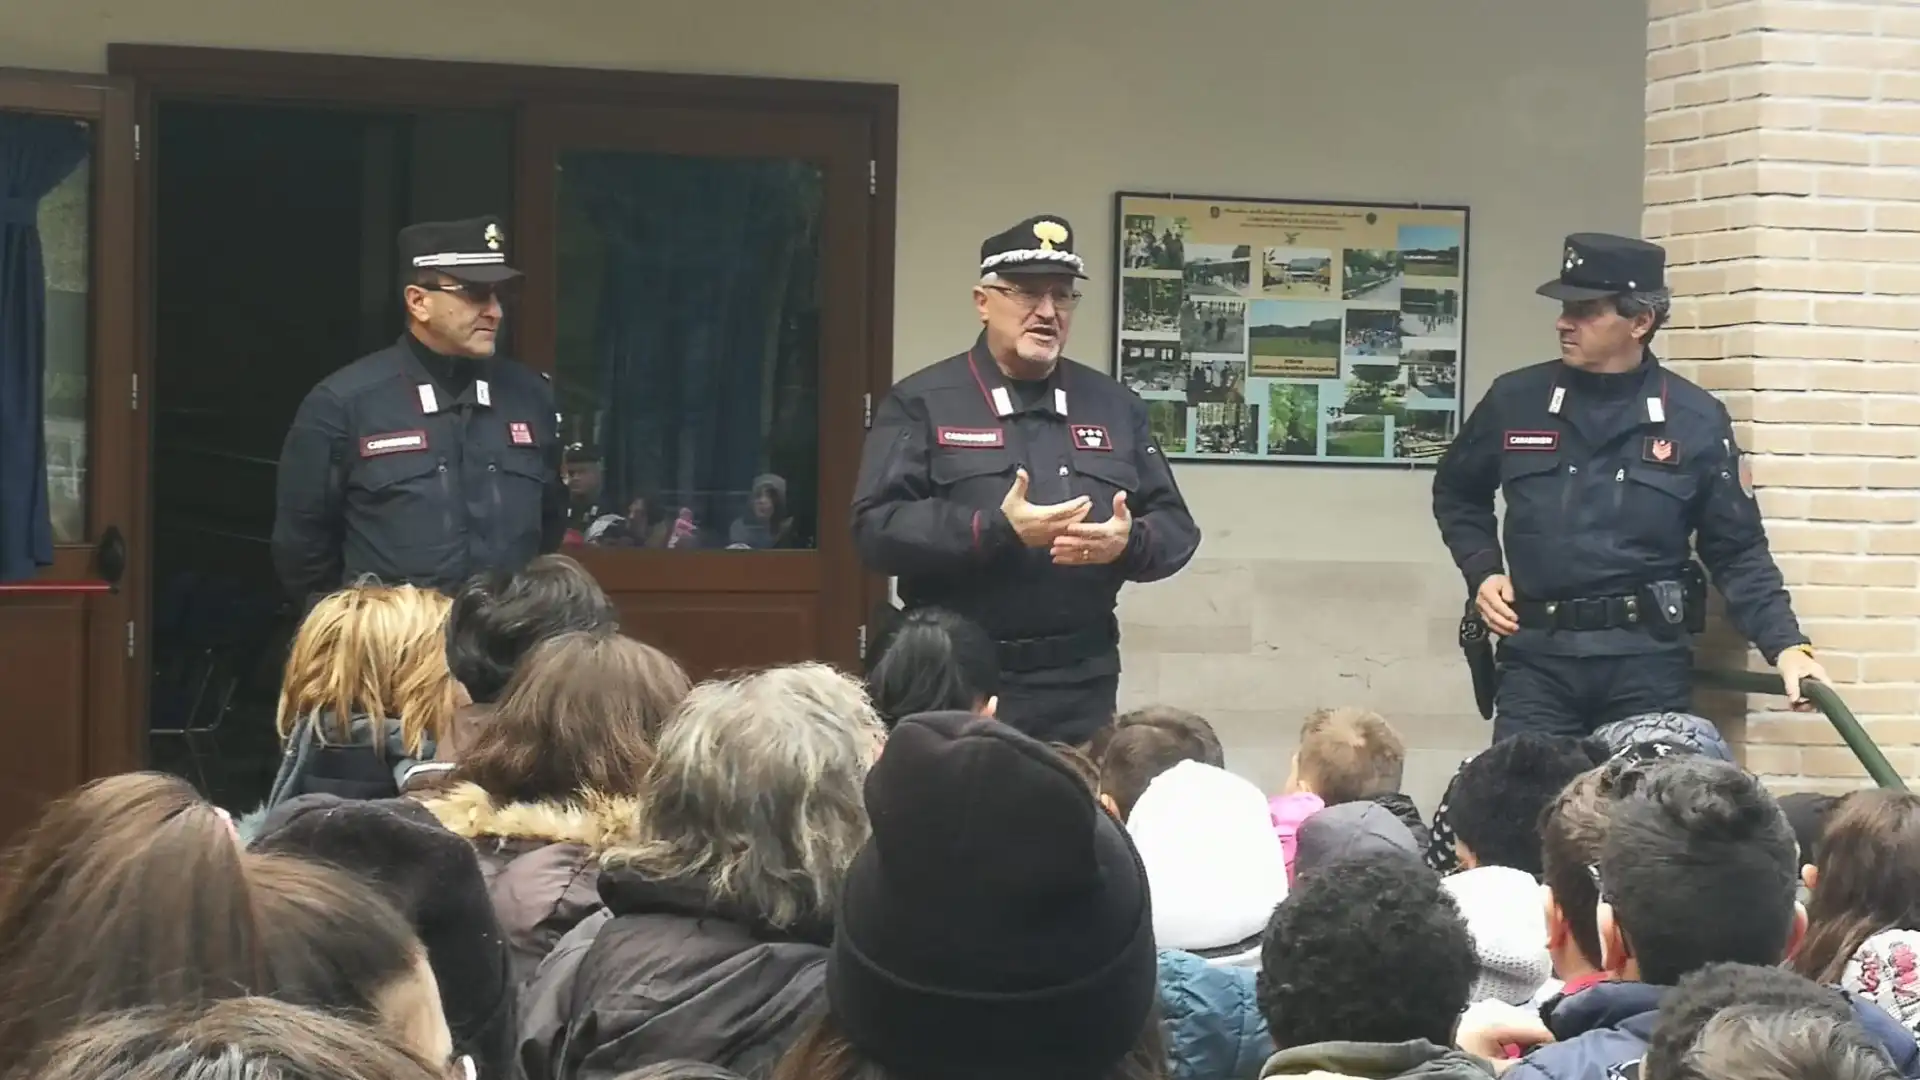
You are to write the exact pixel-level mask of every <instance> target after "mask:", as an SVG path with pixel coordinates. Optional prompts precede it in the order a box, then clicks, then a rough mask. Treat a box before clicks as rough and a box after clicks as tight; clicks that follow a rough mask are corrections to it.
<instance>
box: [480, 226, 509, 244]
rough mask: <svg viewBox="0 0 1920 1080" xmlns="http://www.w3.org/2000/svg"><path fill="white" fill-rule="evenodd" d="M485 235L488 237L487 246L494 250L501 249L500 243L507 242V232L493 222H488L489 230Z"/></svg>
mask: <svg viewBox="0 0 1920 1080" xmlns="http://www.w3.org/2000/svg"><path fill="white" fill-rule="evenodd" d="M483 235H484V236H485V237H486V240H487V246H488V247H489V248H492V249H493V250H494V251H499V250H500V245H501V244H504V243H506V242H507V234H506V233H503V232H501V231H500V226H498V225H495V224H493V223H491V222H489V223H488V224H487V231H486V232H485V233H484V234H483Z"/></svg>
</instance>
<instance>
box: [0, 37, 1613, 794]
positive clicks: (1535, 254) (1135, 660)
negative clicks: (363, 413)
mask: <svg viewBox="0 0 1920 1080" xmlns="http://www.w3.org/2000/svg"><path fill="white" fill-rule="evenodd" d="M1646 25H1647V24H1646V12H1645V9H1644V6H1643V5H1642V4H1640V3H1636V2H1632V0H1606V2H1594V0H1449V2H1447V3H1444V4H1442V3H1434V2H1432V0H1321V2H1311V3H1310V2H1306V0H1181V2H1174V0H1049V2H1045V3H1035V2H1026V3H1015V2H1012V0H973V2H970V3H944V2H933V0H808V2H805V3H798V2H792V0H786V2H782V0H702V2H700V3H646V2H641V0H542V2H539V3H514V4H509V3H504V2H495V0H482V2H479V3H475V2H473V0H464V2H455V0H407V2H404V3H393V2H391V0H329V2H328V3H324V4H313V3H306V2H298V3H296V2H293V0H0V26H4V27H6V28H7V29H6V33H5V34H0V65H14V66H27V67H39V68H52V69H79V70H97V69H99V68H100V67H101V66H102V65H103V64H104V60H105V46H106V44H107V43H108V42H109V41H128V42H152V43H172V44H194V45H215V46H233V47H249V48H280V49H296V50H302V51H315V52H354V53H367V54H383V55H395V54H397V55H418V56H431V57H438V58H450V59H472V60H496V61H508V62H524V63H543V64H561V65H581V66H602V67H614V68H645V69H653V70H663V71H688V72H715V73H732V74H743V75H749V74H750V75H784V76H798V77H817V78H836V79H856V80H867V81H879V82H890V83H896V84H898V85H899V86H900V96H901V118H900V122H901V131H900V202H899V214H900V221H899V253H898V262H899V272H898V286H897V294H896V297H895V302H896V324H897V326H898V330H897V332H896V340H895V346H896V360H897V362H896V366H897V368H898V370H899V371H901V372H907V371H911V370H913V369H914V368H917V367H920V366H922V365H924V364H926V363H929V362H931V361H933V360H936V359H938V358H940V357H942V356H945V355H948V354H949V353H951V352H953V351H954V350H956V349H957V348H959V347H961V346H963V345H964V344H965V343H966V342H967V341H968V340H969V339H970V337H971V334H972V333H973V328H972V324H971V319H970V313H969V310H968V306H967V303H966V299H965V291H966V287H967V285H968V283H969V281H970V280H971V277H972V274H971V270H970V267H971V264H972V259H973V253H974V251H975V249H976V248H977V245H978V243H979V239H980V237H982V236H984V235H986V234H987V233H989V232H991V231H995V230H997V229H999V228H1002V227H1004V226H1005V225H1007V224H1011V223H1012V222H1013V221H1015V220H1018V219H1019V218H1021V217H1023V216H1026V215H1027V214H1029V213H1036V212H1040V211H1043V210H1045V211H1050V212H1055V213H1061V214H1065V215H1067V216H1068V217H1069V218H1071V219H1072V220H1073V221H1074V222H1075V223H1076V224H1077V225H1078V227H1079V229H1080V231H1081V232H1082V237H1081V239H1082V246H1083V251H1084V252H1085V254H1087V255H1088V256H1089V257H1090V260H1091V262H1092V264H1093V265H1094V266H1095V267H1096V268H1099V269H1098V270H1097V272H1096V280H1095V281H1094V282H1093V283H1092V286H1091V288H1092V291H1093V293H1094V295H1096V296H1099V297H1104V296H1105V295H1106V293H1107V290H1109V289H1110V288H1111V277H1110V275H1109V274H1108V272H1107V268H1109V267H1111V265H1112V238H1111V236H1110V231H1111V222H1110V220H1109V215H1110V214H1111V213H1112V194H1113V192H1114V191H1115V190H1117V189H1121V188H1128V189H1135V190H1171V191H1182V192H1194V193H1204V194H1216V195H1238V196H1280V197H1302V198H1315V197H1319V198H1339V199H1381V200H1414V199H1419V200H1426V201H1435V202H1458V203H1467V204H1470V205H1471V206H1472V207H1473V222H1472V234H1471V238H1470V246H1471V251H1470V264H1469V274H1470V276H1471V283H1470V295H1469V301H1468V305H1469V306H1468V319H1469V326H1468V334H1469V337H1468V345H1467V365H1468V366H1467V385H1468V394H1469V396H1470V397H1472V398H1477V397H1478V395H1479V394H1480V393H1481V392H1482V391H1483V390H1484V389H1485V388H1486V385H1487V381H1488V380H1489V379H1490V378H1491V377H1492V376H1493V375H1494V374H1496V373H1497V372H1499V371H1502V370H1506V369H1508V368H1512V367H1515V366H1518V365H1520V364H1522V363H1527V362H1531V361H1534V360H1539V359H1544V358H1546V357H1547V356H1550V355H1552V354H1551V352H1550V350H1551V347H1552V329H1551V322H1550V319H1551V314H1552V312H1551V309H1550V307H1549V306H1548V305H1547V303H1546V302H1545V301H1542V300H1538V299H1536V298H1535V297H1533V296H1532V292H1531V290H1532V288H1533V286H1534V285H1535V284H1537V283H1538V282H1539V281H1540V280H1542V279H1543V278H1545V277H1546V276H1548V275H1549V274H1550V273H1551V272H1552V271H1553V270H1554V267H1555V263H1556V259H1557V257H1558V254H1559V240H1560V237H1561V235H1562V234H1563V233H1566V232H1569V231H1573V230H1576V229H1604V230H1612V231H1621V232H1631V231H1634V230H1635V229H1636V228H1637V225H1638V222H1639V217H1640V209H1641V201H1640V200H1641V175H1642V159H1641V148H1642V145H1643V143H1642V132H1643V115H1642V98H1643V95H1644V92H1645V70H1644V68H1645V55H1646V52H1645V35H1646ZM1106 306H1107V305H1106V304H1105V303H1104V302H1095V303H1090V304H1088V305H1087V307H1086V308H1085V309H1084V310H1083V314H1082V315H1081V317H1080V321H1079V325H1078V326H1077V328H1076V332H1075V338H1076V346H1077V347H1076V348H1075V349H1074V350H1073V351H1074V352H1075V353H1077V355H1079V356H1081V357H1083V358H1085V359H1087V360H1089V361H1093V362H1096V363H1103V362H1104V360H1103V358H1104V355H1105V353H1106V350H1107V349H1108V348H1109V345H1110V340H1109V333H1110V330H1111V326H1110V324H1111V319H1110V315H1109V312H1108V311H1107V310H1106ZM1179 478H1180V482H1181V484H1182V485H1183V487H1184V488H1185V489H1186V491H1187V494H1188V497H1189V499H1190V501H1191V503H1192V504H1193V508H1194V511H1195V514H1196V516H1197V517H1198V518H1199V520H1200V522H1201V524H1202V526H1203V527H1204V528H1205V530H1206V533H1207V540H1206V544H1205V546H1204V547H1203V548H1202V549H1201V556H1200V558H1199V559H1198V560H1197V561H1196V563H1195V565H1194V566H1193V568H1192V569H1191V570H1189V571H1188V572H1187V573H1186V574H1185V575H1183V576H1182V577H1180V578H1177V579H1175V580H1174V581H1172V582H1170V583H1167V584H1163V585H1160V586H1156V587H1153V588H1151V589H1141V590H1138V591H1136V592H1134V593H1132V594H1130V595H1129V597H1128V598H1127V600H1126V602H1125V604H1124V608H1123V615H1124V616H1125V618H1126V620H1127V624H1128V625H1127V661H1128V677H1127V682H1126V686H1125V690H1124V694H1125V697H1126V699H1127V700H1128V701H1136V702H1137V701H1143V700H1147V699H1160V700H1165V701H1167V702H1169V703H1175V704H1183V705H1187V706H1190V707H1193V708H1197V709H1199V710H1201V711H1203V712H1205V713H1207V714H1209V715H1211V716H1214V717H1215V718H1216V719H1217V720H1218V721H1219V722H1220V723H1221V725H1222V727H1223V729H1224V730H1225V733H1226V735H1227V737H1228V740H1229V743H1230V745H1231V746H1233V747H1234V748H1236V750H1238V751H1239V753H1238V755H1237V758H1238V760H1237V763H1238V764H1239V765H1240V766H1241V767H1242V768H1243V769H1244V770H1245V771H1247V772H1249V773H1251V774H1253V775H1254V776H1255V777H1256V779H1259V780H1262V781H1263V782H1267V783H1271V784H1277V783H1278V782H1279V781H1280V780H1281V779H1283V778H1284V774H1285V770H1286V760H1285V752H1284V751H1285V750H1286V749H1287V747H1288V746H1289V745H1290V744H1291V742H1292V738H1293V733H1294V730H1295V729H1296V728H1297V726H1298V719H1299V717H1300V715H1301V714H1302V713H1303V712H1305V711H1306V710H1307V709H1310V708H1312V707H1314V706H1317V705H1321V704H1371V705H1374V706H1376V707H1378V708H1381V709H1382V710H1383V711H1385V712H1387V713H1388V714H1389V716H1390V718H1392V719H1393V720H1395V721H1396V723H1398V724H1399V725H1400V726H1401V728H1402V729H1403V730H1404V731H1405V732H1406V734H1407V736H1408V739H1409V742H1411V743H1413V744H1414V745H1416V746H1418V747H1421V748H1423V749H1422V751H1421V752H1420V753H1419V754H1418V755H1416V766H1415V770H1414V772H1415V775H1414V777H1413V781H1414V785H1413V786H1414V788H1415V789H1416V793H1418V794H1421V795H1422V796H1423V797H1424V800H1425V801H1428V802H1430V801H1431V798H1432V796H1433V795H1434V794H1435V793H1436V789H1437V785H1438V783H1439V782H1440V778H1442V777H1443V776H1444V775H1445V774H1446V773H1448V772H1450V771H1451V767H1452V763H1453V762H1454V761H1457V759H1458V757H1459V754H1460V752H1461V750H1462V749H1464V748H1466V747H1470V746H1472V745H1474V744H1475V742H1476V741H1484V739H1485V727H1484V725H1483V724H1482V723H1481V722H1480V721H1479V719H1478V717H1477V716H1474V715H1473V714H1472V704H1471V695H1470V692H1469V691H1468V688H1467V683H1466V679H1465V676H1464V673H1463V670H1462V669H1461V667H1460V662H1459V659H1458V654H1457V652H1456V650H1455V649H1454V647H1453V644H1452V641H1451V636H1452V625H1453V621H1454V619H1455V618H1456V617H1457V613H1458V605H1459V603H1460V602H1461V600H1462V599H1464V597H1463V595H1462V593H1461V587H1460V584H1459V579H1458V577H1457V575H1456V574H1455V573H1454V572H1453V570H1452V567H1451V565H1450V564H1449V563H1448V561H1447V559H1446V555H1445V552H1444V550H1443V549H1442V548H1441V546H1440V543H1439V540H1438V537H1437V535H1436V534H1435V531H1434V528H1433V525H1432V523H1431V521H1430V519H1429V517H1428V513H1427V489H1428V483H1429V478H1430V474H1428V473H1424V472H1384V471H1361V470H1315V469H1297V468H1295V469H1289V468H1276V467H1229V466H1211V467H1208V466H1184V467H1182V468H1181V469H1180V471H1179Z"/></svg>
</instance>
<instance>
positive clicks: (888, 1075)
mask: <svg viewBox="0 0 1920 1080" xmlns="http://www.w3.org/2000/svg"><path fill="white" fill-rule="evenodd" d="M1167 1053H1168V1051H1167V1032H1166V1028H1165V1026H1164V1025H1163V1023H1162V1021H1161V1016H1160V1008H1159V1006H1157V1005H1156V1006H1154V1008H1153V1010H1152V1012H1150V1013H1149V1014H1148V1016H1147V1022H1146V1023H1144V1024H1142V1025H1141V1026H1140V1037H1139V1039H1137V1040H1135V1041H1134V1044H1133V1048H1132V1049H1131V1050H1128V1051H1127V1053H1126V1056H1124V1057H1122V1058H1121V1059H1120V1060H1119V1061H1116V1062H1114V1063H1113V1066H1112V1067H1111V1068H1109V1069H1108V1070H1107V1072H1106V1074H1105V1075H1104V1076H1102V1077H1101V1078H1100V1080H1167V1077H1168V1076H1169V1075H1170V1069H1171V1066H1170V1064H1169V1061H1168V1057H1167ZM772 1080H915V1078H914V1077H911V1076H907V1075H903V1074H901V1073H899V1072H897V1071H895V1070H892V1069H889V1068H887V1067H886V1066H884V1065H882V1064H880V1063H879V1062H877V1061H875V1060H873V1059H872V1058H870V1057H868V1056H867V1055H866V1053H865V1052H864V1051H862V1050H861V1049H860V1048H859V1047H857V1046H855V1045H853V1042H852V1041H851V1040H850V1039H848V1038H847V1036H846V1033H845V1032H844V1031H843V1030H841V1027H840V1022H839V1021H838V1020H836V1019H835V1018H834V1015H833V1010H832V1008H830V1007H829V1008H828V1009H826V1010H823V1011H822V1012H821V1013H820V1015H819V1017H818V1018H816V1019H815V1020H814V1021H813V1023H811V1024H809V1025H807V1027H806V1030H805V1031H803V1032H801V1035H800V1038H799V1040H798V1041H797V1042H795V1043H794V1044H793V1048H792V1049H791V1050H788V1051H787V1053H786V1056H785V1057H783V1058H781V1059H780V1064H779V1065H778V1066H776V1067H775V1068H774V1071H773V1078H772Z"/></svg>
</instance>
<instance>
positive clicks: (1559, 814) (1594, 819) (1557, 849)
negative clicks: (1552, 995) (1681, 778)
mask: <svg viewBox="0 0 1920 1080" xmlns="http://www.w3.org/2000/svg"><path fill="white" fill-rule="evenodd" d="M1611 802H1612V796H1611V794H1610V788H1609V781H1608V777H1607V770H1606V768H1605V767H1596V768H1593V769H1589V770H1588V771H1586V772H1584V773H1581V774H1580V775H1579V776H1577V777H1575V778H1574V780H1573V782H1572V783H1570V784H1568V785H1567V786H1566V788H1565V789H1564V790H1562V791H1561V792H1560V794H1559V796H1558V797H1557V798H1555V799H1554V801H1553V802H1552V803H1549V804H1548V806H1547V808H1546V809H1545V810H1543V811H1541V812H1540V871H1541V873H1540V880H1541V882H1542V884H1544V885H1546V887H1547V894H1548V897H1549V901H1550V903H1551V906H1550V907H1549V908H1548V912H1547V947H1548V949H1549V950H1551V951H1552V953H1553V956H1554V963H1555V967H1556V968H1558V969H1559V970H1560V975H1561V977H1562V978H1566V977H1567V976H1568V975H1569V971H1568V969H1569V968H1572V967H1574V966H1576V964H1575V962H1576V961H1578V964H1579V966H1583V967H1585V968H1588V969H1590V970H1592V971H1599V970H1602V967H1603V958H1602V957H1601V955H1600V927H1599V924H1598V923H1597V922H1596V921H1595V918H1594V915H1595V909H1596V908H1598V907H1599V905H1600V892H1599V890H1598V889H1597V888H1596V887H1595V886H1594V883H1593V867H1595V866H1597V865H1599V863H1600V851H1601V848H1602V847H1603V846H1604V845H1605V844H1606V840H1607V814H1608V811H1609V809H1610V804H1611Z"/></svg>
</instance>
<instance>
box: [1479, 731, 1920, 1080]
mask: <svg viewBox="0 0 1920 1080" xmlns="http://www.w3.org/2000/svg"><path fill="white" fill-rule="evenodd" d="M1797 855H1798V851H1797V847H1796V845H1795V842H1794V838H1793V831H1792V830H1791V829H1790V828H1789V827H1788V825H1787V820H1786V817H1785V815H1783V814H1782V813H1781V812H1780V806H1779V804H1778V803H1776V802H1775V801H1774V799H1773V796H1772V795H1770V794H1768V793H1767V790H1766V788H1765V787H1764V786H1762V785H1761V783H1760V781H1759V780H1758V779H1757V778H1755V777H1753V776H1752V775H1750V774H1748V773H1746V772H1743V771H1741V770H1740V769H1739V768H1738V767H1736V766H1733V765H1729V764H1726V763H1724V762H1719V761H1715V760H1711V759H1708V758H1705V757H1698V756H1693V757H1678V758H1666V759H1660V760H1655V761H1652V762H1648V763H1644V764H1638V765H1634V766H1632V767H1630V768H1627V769H1625V770H1624V771H1622V772H1621V773H1620V775H1619V776H1617V777H1614V778H1613V795H1612V802H1611V805H1610V806H1609V809H1608V818H1607V836H1606V840H1605V841H1604V843H1603V845H1602V847H1601V855H1600V860H1599V864H1598V866H1597V868H1596V882H1595V884H1596V887H1597V890H1598V893H1599V903H1598V905H1597V907H1596V911H1595V921H1596V924H1597V925H1598V927H1599V930H1600V952H1601V959H1602V967H1603V968H1605V970H1606V971H1607V972H1608V974H1609V975H1611V977H1612V978H1611V980H1610V981H1608V982H1603V983H1599V984H1597V985H1594V986H1591V987H1589V988H1588V989H1587V990H1585V991H1584V992H1582V993H1579V994H1575V995H1572V996H1570V997H1565V998H1562V999H1560V1000H1559V1002H1558V1003H1557V1005H1555V1006H1554V1008H1553V1009H1552V1010H1551V1011H1550V1012H1549V1013H1548V1015H1547V1016H1546V1017H1545V1019H1546V1023H1547V1028H1548V1029H1549V1030H1550V1031H1551V1032H1552V1034H1553V1036H1554V1038H1555V1039H1556V1040H1557V1041H1556V1042H1554V1043H1553V1044H1551V1045H1548V1046H1542V1047H1540V1048H1538V1049H1536V1050H1534V1051H1533V1052H1532V1053H1531V1054H1529V1055H1528V1056H1527V1057H1526V1059H1525V1060H1523V1061H1521V1062H1519V1063H1518V1064H1516V1065H1514V1066H1513V1068H1512V1069H1510V1070H1509V1071H1508V1072H1507V1074H1506V1075H1507V1076H1508V1077H1509V1080H1606V1078H1607V1077H1609V1076H1610V1075H1611V1074H1612V1073H1613V1072H1614V1071H1615V1070H1617V1069H1619V1068H1621V1067H1624V1066H1625V1065H1627V1063H1629V1062H1633V1061H1637V1060H1638V1059H1639V1058H1640V1056H1641V1054H1642V1053H1643V1052H1644V1051H1645V1050H1646V1047H1647V1043H1648V1039H1649V1037H1650V1035H1651V1034H1652V1029H1653V1026H1654V1022H1655V1020H1656V1019H1657V1017H1658V1009H1659V1006H1660V1001H1661V998H1662V997H1663V996H1664V995H1665V994H1666V993H1667V992H1668V990H1669V988H1671V987H1672V986H1674V984H1676V983H1678V982H1679V981H1680V979H1681V978H1682V977H1684V976H1686V975H1688V974H1689V973H1692V972H1694V971H1698V970H1700V969H1701V968H1704V967H1707V966H1708V965H1710V964H1714V963H1721V962H1734V963H1746V964H1753V965H1758V966H1772V965H1778V964H1779V963H1780V962H1781V961H1782V960H1783V959H1784V958H1785V957H1786V956H1788V955H1789V954H1790V953H1791V952H1792V951H1793V949H1794V948H1795V947H1797V946H1798V945H1799V943H1800V939H1801V937H1802V936H1804V934H1805V933H1806V912H1805V911H1804V910H1802V909H1801V908H1800V906H1799V905H1798V904H1797V903H1795V900H1794V886H1795V884H1796V883H1797V881H1798V875H1797V871H1798V869H1799V867H1798V860H1797ZM1854 1013H1855V1015H1856V1016H1857V1017H1858V1018H1859V1019H1860V1021H1861V1022H1862V1024H1863V1025H1865V1026H1866V1028H1867V1029H1868V1030H1869V1031H1871V1032H1872V1033H1873V1035H1874V1037H1875V1038H1876V1039H1879V1040H1880V1042H1881V1043H1882V1045H1883V1046H1885V1047H1886V1048H1887V1050H1888V1051H1889V1056H1890V1057H1891V1058H1892V1059H1893V1060H1894V1062H1895V1063H1896V1065H1898V1066H1899V1067H1900V1069H1901V1072H1902V1073H1903V1074H1904V1075H1906V1076H1909V1077H1912V1076H1917V1075H1920V1051H1917V1050H1916V1048H1915V1046H1914V1041H1913V1037H1912V1035H1911V1034H1910V1033H1908V1032H1907V1031H1906V1030H1905V1029H1904V1028H1901V1027H1900V1026H1899V1024H1898V1023H1896V1022H1895V1021H1893V1020H1892V1019H1891V1018H1890V1017H1888V1016H1887V1015H1886V1014H1885V1013H1884V1012H1881V1011H1880V1010H1879V1009H1878V1008H1876V1007H1874V1006H1872V1005H1870V1004H1867V1003H1865V1002H1854ZM1473 1028H1474V1025H1471V1024H1463V1025H1462V1030H1461V1032H1460V1034H1459V1038H1460V1041H1461V1045H1462V1046H1466V1047H1468V1048H1470V1049H1475V1050H1486V1049H1487V1045H1486V1044H1487V1042H1488V1041H1489V1040H1488V1039H1487V1037H1486V1036H1487V1034H1488V1033H1487V1032H1485V1031H1477V1030H1473ZM1495 1041H1497V1040H1495Z"/></svg>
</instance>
